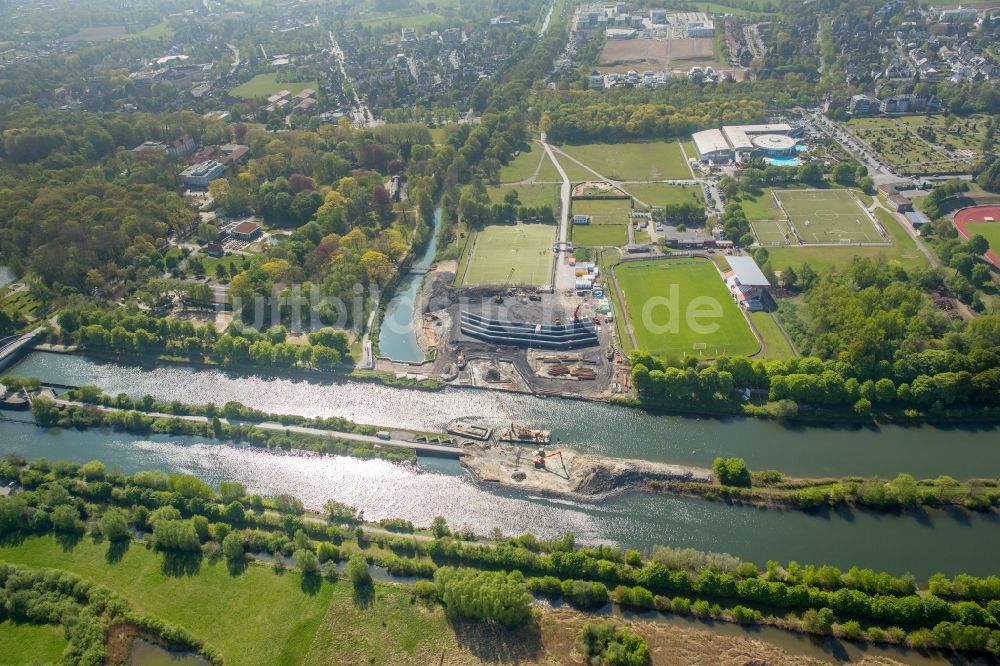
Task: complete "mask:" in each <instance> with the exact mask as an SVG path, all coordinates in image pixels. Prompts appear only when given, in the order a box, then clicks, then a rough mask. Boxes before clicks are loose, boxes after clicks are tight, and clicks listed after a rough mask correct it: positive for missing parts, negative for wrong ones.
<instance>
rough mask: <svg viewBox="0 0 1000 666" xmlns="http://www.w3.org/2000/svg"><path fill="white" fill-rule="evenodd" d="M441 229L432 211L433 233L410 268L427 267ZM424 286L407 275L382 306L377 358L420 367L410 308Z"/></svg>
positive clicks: (417, 278) (437, 211)
mask: <svg viewBox="0 0 1000 666" xmlns="http://www.w3.org/2000/svg"><path fill="white" fill-rule="evenodd" d="M440 228H441V209H440V208H435V209H434V229H433V230H432V231H431V238H430V240H429V241H428V243H427V248H426V249H425V250H424V252H423V254H422V255H421V256H420V257H419V258H418V259H417V260H416V261H415V262H413V265H414V266H427V265H429V264H430V263H431V262H433V261H434V257H435V255H437V244H438V230H439V229H440ZM423 283H424V275H409V276H407V277H406V278H405V279H404V280H403V281H402V282H401V283H400V285H399V287H398V289H397V290H396V295H395V296H393V298H392V300H390V301H389V303H388V304H387V305H386V306H385V316H384V317H383V318H382V328H381V329H379V336H378V347H379V355H380V356H384V357H386V358H390V359H392V360H393V361H402V362H404V363H420V362H421V361H423V360H424V352H423V350H421V349H420V345H418V344H417V338H416V332H415V331H414V328H413V308H414V307H415V306H416V301H417V295H418V294H419V293H420V287H421V285H422V284H423Z"/></svg>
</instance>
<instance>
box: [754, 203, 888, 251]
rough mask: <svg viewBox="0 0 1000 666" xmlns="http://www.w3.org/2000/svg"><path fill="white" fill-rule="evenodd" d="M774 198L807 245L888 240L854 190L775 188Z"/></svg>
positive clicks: (798, 236) (802, 241) (798, 235)
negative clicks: (852, 191) (855, 195)
mask: <svg viewBox="0 0 1000 666" xmlns="http://www.w3.org/2000/svg"><path fill="white" fill-rule="evenodd" d="M774 198H775V201H776V202H777V204H778V207H779V208H780V209H781V210H782V211H783V212H784V213H785V215H786V216H787V218H788V222H789V224H790V225H791V230H792V232H793V236H797V238H798V241H799V242H801V243H803V244H806V245H808V244H828V243H829V244H832V243H888V241H886V239H885V238H883V237H882V234H881V232H880V231H879V229H878V227H876V226H875V222H874V221H873V220H872V218H871V216H870V215H869V214H868V211H866V210H865V209H864V208H863V207H862V206H861V203H860V202H858V200H857V199H856V198H855V197H854V195H853V194H852V193H851V191H850V190H775V191H774Z"/></svg>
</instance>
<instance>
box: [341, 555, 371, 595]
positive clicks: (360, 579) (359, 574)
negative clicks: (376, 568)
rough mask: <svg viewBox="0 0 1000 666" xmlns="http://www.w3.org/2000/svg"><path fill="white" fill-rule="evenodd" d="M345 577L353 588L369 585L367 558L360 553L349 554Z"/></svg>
mask: <svg viewBox="0 0 1000 666" xmlns="http://www.w3.org/2000/svg"><path fill="white" fill-rule="evenodd" d="M347 578H348V580H350V581H351V585H353V586H354V589H355V590H359V589H363V588H367V587H371V584H372V575H371V572H370V571H369V570H368V560H366V559H365V556H364V555H362V554H361V553H355V554H353V555H351V559H349V560H348V561H347Z"/></svg>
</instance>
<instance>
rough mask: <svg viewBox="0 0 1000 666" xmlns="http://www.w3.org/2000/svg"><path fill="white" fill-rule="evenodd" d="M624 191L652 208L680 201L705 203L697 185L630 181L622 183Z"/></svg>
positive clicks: (701, 204) (700, 204) (702, 204)
mask: <svg viewBox="0 0 1000 666" xmlns="http://www.w3.org/2000/svg"><path fill="white" fill-rule="evenodd" d="M622 187H624V188H625V191H626V192H628V193H629V194H631V195H632V196H633V197H635V198H636V199H639V200H640V201H644V202H646V203H647V204H649V205H650V206H652V207H653V208H662V207H663V206H667V205H671V204H680V203H696V204H698V205H699V206H704V205H705V197H703V196H702V194H701V188H700V187H699V186H697V185H665V184H664V183H632V184H628V185H623V186H622Z"/></svg>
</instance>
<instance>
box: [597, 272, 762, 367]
mask: <svg viewBox="0 0 1000 666" xmlns="http://www.w3.org/2000/svg"><path fill="white" fill-rule="evenodd" d="M614 278H615V280H616V281H617V284H618V286H619V288H620V289H621V290H622V293H623V295H624V298H625V312H626V316H627V317H628V322H629V326H630V328H631V330H632V331H633V333H634V335H635V339H636V344H637V346H638V348H639V349H643V350H646V351H648V352H650V353H652V354H660V355H676V356H684V355H687V354H693V355H696V356H703V357H705V358H714V357H717V356H722V355H730V356H747V355H751V354H755V353H757V352H758V351H759V350H760V343H759V342H758V341H757V338H756V337H755V336H754V334H753V332H752V331H751V330H750V326H749V325H748V324H747V321H746V319H745V318H744V316H743V313H742V312H741V311H740V308H739V306H738V305H736V302H735V301H734V300H733V297H732V296H731V295H730V293H729V290H728V289H727V288H726V285H725V283H724V282H723V281H722V276H721V275H720V274H719V271H718V269H717V268H716V267H715V265H714V264H713V263H712V262H711V261H710V260H707V259H670V260H658V261H639V262H633V263H625V264H619V265H618V266H617V267H616V268H615V269H614ZM709 304H711V307H717V308H718V309H717V311H718V312H721V316H719V317H718V318H712V317H710V316H705V317H701V318H700V319H698V318H691V317H688V316H687V313H689V312H691V311H692V310H693V311H700V312H710V311H711V310H710V307H709ZM716 304H717V305H716ZM644 314H645V316H644ZM699 329H703V330H699Z"/></svg>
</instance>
